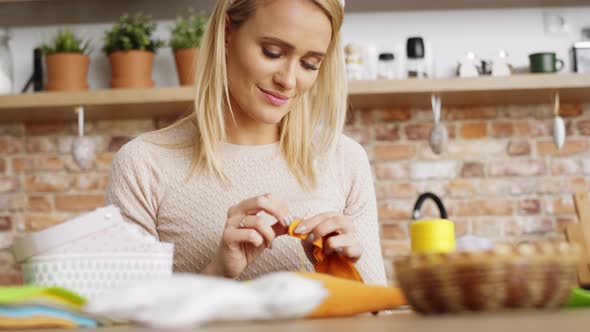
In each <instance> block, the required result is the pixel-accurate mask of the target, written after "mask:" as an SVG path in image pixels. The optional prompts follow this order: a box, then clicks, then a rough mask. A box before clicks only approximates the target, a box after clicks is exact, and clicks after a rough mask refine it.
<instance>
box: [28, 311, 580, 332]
mask: <svg viewBox="0 0 590 332" xmlns="http://www.w3.org/2000/svg"><path fill="white" fill-rule="evenodd" d="M144 330H145V328H141V327H132V326H120V327H112V328H99V329H95V330H67V331H68V332H73V331H85V332H88V331H97V332H136V331H144ZM42 331H43V332H48V331H51V330H42ZM53 331H62V332H63V331H65V330H53ZM157 331H165V330H163V329H157ZM169 331H199V332H332V331H334V332H398V331H399V332H488V331H489V332H492V331H493V332H498V331H499V332H510V331H516V332H524V331H534V332H556V331H557V332H577V331H580V332H584V331H590V309H568V310H561V311H531V312H522V311H521V312H505V313H494V314H463V315H446V316H429V317H426V316H420V315H417V314H414V313H412V312H409V311H403V312H396V313H393V314H391V315H387V316H379V317H369V316H362V317H352V318H333V319H315V320H298V321H291V320H290V321H278V322H277V321H275V322H261V323H220V324H214V325H208V326H203V327H199V328H195V329H184V330H183V329H171V330H169ZM39 332H40V331H39Z"/></svg>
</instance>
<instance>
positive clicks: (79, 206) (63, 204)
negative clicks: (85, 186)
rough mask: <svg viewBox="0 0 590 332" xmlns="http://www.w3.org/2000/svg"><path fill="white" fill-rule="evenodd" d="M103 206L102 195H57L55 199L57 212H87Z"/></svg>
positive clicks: (103, 199)
mask: <svg viewBox="0 0 590 332" xmlns="http://www.w3.org/2000/svg"><path fill="white" fill-rule="evenodd" d="M104 204H105V197H104V195H58V196H56V197H55V208H56V209H57V210H59V211H88V210H93V209H95V208H98V207H101V206H103V205H104Z"/></svg>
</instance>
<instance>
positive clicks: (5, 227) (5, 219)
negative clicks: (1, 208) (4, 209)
mask: <svg viewBox="0 0 590 332" xmlns="http://www.w3.org/2000/svg"><path fill="white" fill-rule="evenodd" d="M6 231H12V218H11V217H10V216H0V232H6Z"/></svg>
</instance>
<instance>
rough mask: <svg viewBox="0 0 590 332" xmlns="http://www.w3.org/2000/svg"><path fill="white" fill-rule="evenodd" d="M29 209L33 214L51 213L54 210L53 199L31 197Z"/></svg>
mask: <svg viewBox="0 0 590 332" xmlns="http://www.w3.org/2000/svg"><path fill="white" fill-rule="evenodd" d="M27 208H28V210H29V211H32V212H49V211H51V209H52V204H51V198H50V197H49V196H29V198H28V206H27Z"/></svg>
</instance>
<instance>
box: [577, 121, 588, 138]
mask: <svg viewBox="0 0 590 332" xmlns="http://www.w3.org/2000/svg"><path fill="white" fill-rule="evenodd" d="M578 132H579V133H580V135H584V136H590V120H584V121H580V122H578Z"/></svg>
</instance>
